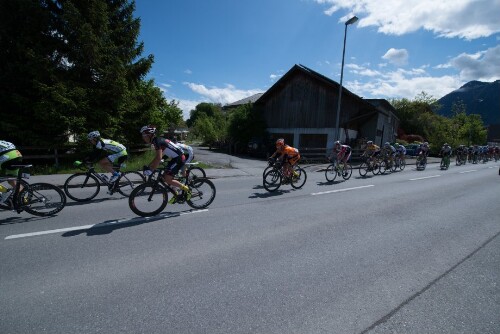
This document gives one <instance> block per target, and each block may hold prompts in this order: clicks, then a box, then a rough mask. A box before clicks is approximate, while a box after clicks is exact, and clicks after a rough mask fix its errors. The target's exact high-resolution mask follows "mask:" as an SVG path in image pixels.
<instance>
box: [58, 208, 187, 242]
mask: <svg viewBox="0 0 500 334" xmlns="http://www.w3.org/2000/svg"><path fill="white" fill-rule="evenodd" d="M192 211H193V210H186V211H181V212H163V213H161V214H159V215H157V216H154V217H135V218H129V219H118V220H107V221H104V222H102V223H99V224H95V225H93V226H92V227H90V228H82V229H78V230H73V231H69V232H66V233H64V234H63V235H62V236H63V237H74V236H77V235H80V234H86V235H87V236H88V237H90V236H95V235H104V234H110V233H112V232H113V231H115V230H119V229H122V228H129V227H134V226H139V225H142V224H146V223H151V222H155V221H158V220H162V219H169V218H175V217H179V216H180V215H181V214H182V213H186V212H192Z"/></svg>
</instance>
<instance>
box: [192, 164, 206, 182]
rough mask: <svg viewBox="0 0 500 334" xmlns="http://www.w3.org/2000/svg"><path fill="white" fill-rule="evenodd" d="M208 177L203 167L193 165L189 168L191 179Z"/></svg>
mask: <svg viewBox="0 0 500 334" xmlns="http://www.w3.org/2000/svg"><path fill="white" fill-rule="evenodd" d="M204 177H207V174H206V173H205V170H204V169H203V168H201V167H191V168H189V180H188V181H192V180H194V179H199V178H204Z"/></svg>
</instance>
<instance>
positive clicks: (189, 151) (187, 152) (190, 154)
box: [175, 143, 194, 163]
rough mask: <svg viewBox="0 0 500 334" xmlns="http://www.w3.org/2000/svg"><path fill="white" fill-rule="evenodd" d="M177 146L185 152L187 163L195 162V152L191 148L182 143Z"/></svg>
mask: <svg viewBox="0 0 500 334" xmlns="http://www.w3.org/2000/svg"><path fill="white" fill-rule="evenodd" d="M175 145H177V146H179V147H180V148H181V149H182V151H183V152H184V155H185V156H186V163H189V162H191V161H192V160H193V158H194V152H193V148H192V147H191V146H189V145H186V144H181V143H176V144H175Z"/></svg>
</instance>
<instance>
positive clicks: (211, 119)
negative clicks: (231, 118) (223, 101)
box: [186, 102, 227, 145]
mask: <svg viewBox="0 0 500 334" xmlns="http://www.w3.org/2000/svg"><path fill="white" fill-rule="evenodd" d="M186 123H187V125H188V126H190V127H191V131H192V135H193V136H195V137H197V138H199V139H201V140H202V141H203V142H205V143H206V144H209V145H212V144H213V143H215V142H223V141H225V140H226V138H227V119H226V115H225V114H224V113H223V111H222V108H221V106H220V104H214V103H206V102H203V103H200V104H198V105H197V106H196V107H195V109H194V110H191V117H190V118H189V119H188V120H187V121H186Z"/></svg>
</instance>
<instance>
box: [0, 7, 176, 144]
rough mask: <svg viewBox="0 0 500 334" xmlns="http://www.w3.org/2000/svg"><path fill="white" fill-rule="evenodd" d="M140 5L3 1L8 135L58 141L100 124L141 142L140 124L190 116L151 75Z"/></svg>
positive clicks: (2, 72)
mask: <svg viewBox="0 0 500 334" xmlns="http://www.w3.org/2000/svg"><path fill="white" fill-rule="evenodd" d="M134 9H135V3H134V1H129V0H113V1H109V0H93V1H88V0H16V1H1V2H0V41H1V45H2V48H0V101H1V103H0V117H1V118H2V129H1V132H2V137H3V139H7V140H10V141H13V142H15V143H16V144H18V145H27V144H29V145H50V146H52V145H58V144H61V143H65V142H66V141H67V138H68V135H69V134H76V135H81V134H84V133H87V132H89V131H90V130H99V131H101V132H102V133H103V134H104V135H105V136H108V137H112V138H116V139H118V140H123V141H125V142H131V141H134V142H137V141H138V139H137V138H138V132H137V129H138V127H140V125H143V124H146V123H153V122H156V123H158V124H160V125H161V126H164V127H166V126H167V123H168V124H169V125H172V124H174V123H175V122H179V120H182V116H181V115H182V112H181V111H180V109H179V108H178V107H177V104H176V103H175V102H171V103H168V102H167V101H166V100H165V99H164V97H163V96H162V93H161V91H160V90H159V89H158V88H157V87H155V86H154V83H153V82H152V81H145V79H144V78H145V76H146V74H147V73H148V72H149V70H150V69H151V66H152V64H153V61H154V58H153V56H152V55H148V56H147V57H141V55H142V53H143V49H144V46H143V43H141V42H138V41H137V39H138V35H139V29H140V20H139V19H138V18H134V17H133V12H134ZM26 18H29V19H26Z"/></svg>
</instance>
